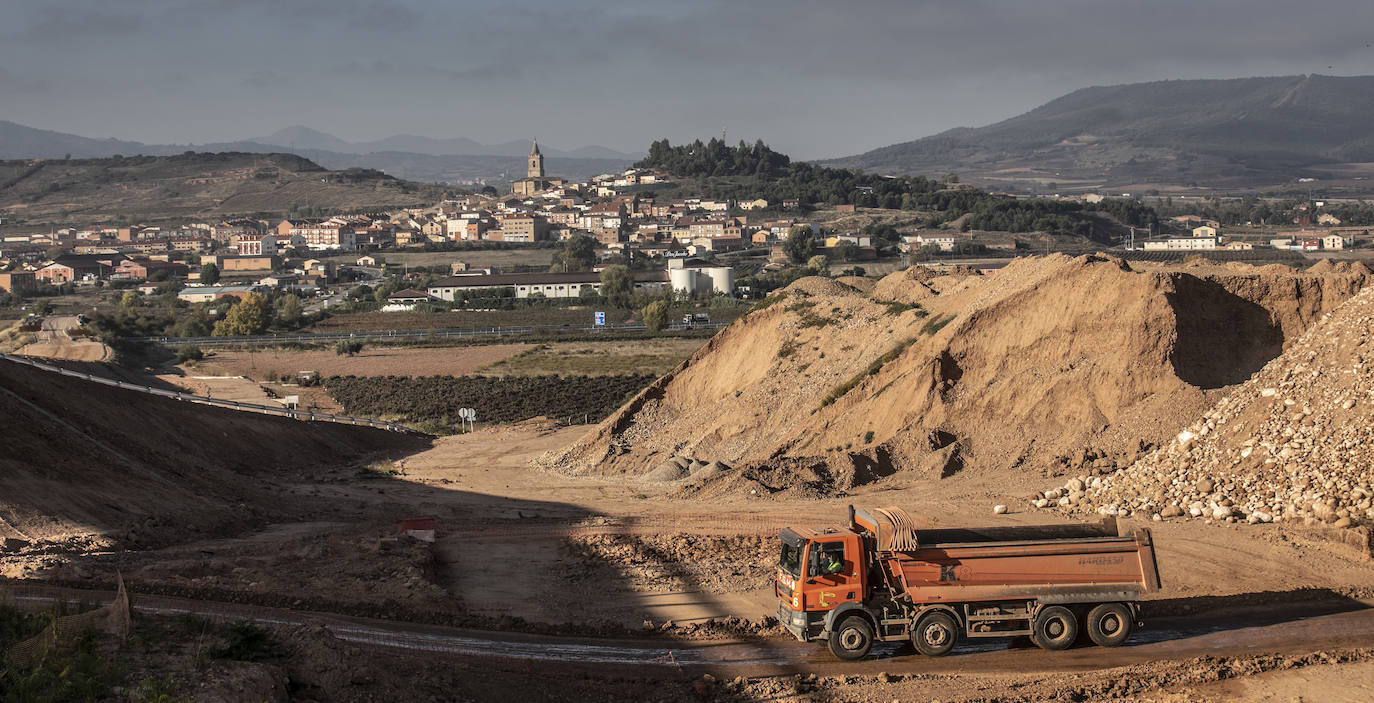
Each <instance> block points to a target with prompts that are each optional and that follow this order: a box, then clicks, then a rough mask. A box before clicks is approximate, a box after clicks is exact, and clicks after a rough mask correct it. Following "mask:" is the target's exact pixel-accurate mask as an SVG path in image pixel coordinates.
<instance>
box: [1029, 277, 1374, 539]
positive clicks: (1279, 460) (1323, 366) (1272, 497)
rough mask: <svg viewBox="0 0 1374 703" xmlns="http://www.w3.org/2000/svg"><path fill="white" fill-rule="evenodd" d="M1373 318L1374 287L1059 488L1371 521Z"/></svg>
mask: <svg viewBox="0 0 1374 703" xmlns="http://www.w3.org/2000/svg"><path fill="white" fill-rule="evenodd" d="M1371 325H1374V288H1371V289H1369V290H1365V291H1362V292H1361V293H1360V294H1359V295H1356V296H1355V297H1354V298H1352V299H1350V300H1349V301H1347V302H1346V303H1345V304H1344V305H1342V306H1340V308H1338V309H1337V310H1336V311H1335V312H1334V313H1332V314H1331V315H1330V316H1329V317H1328V318H1327V319H1325V320H1323V321H1321V322H1320V323H1318V324H1317V325H1314V326H1313V327H1312V329H1310V330H1309V331H1308V332H1307V333H1306V334H1304V335H1303V336H1302V337H1301V338H1300V339H1299V340H1298V341H1297V342H1296V343H1295V344H1293V345H1292V346H1290V347H1289V349H1288V350H1287V351H1285V352H1284V353H1283V355H1282V356H1280V357H1278V358H1276V359H1274V360H1273V361H1270V362H1269V364H1268V365H1266V366H1265V367H1264V369H1263V370H1261V371H1260V372H1259V373H1257V374H1255V375H1254V377H1252V378H1251V379H1250V380H1248V381H1246V382H1245V383H1244V384H1242V385H1241V386H1240V387H1238V388H1236V389H1235V390H1234V391H1233V392H1232V393H1231V394H1230V395H1228V396H1227V397H1226V398H1224V399H1222V400H1221V401H1220V402H1218V403H1217V405H1216V407H1214V408H1212V409H1211V410H1210V411H1209V412H1207V413H1206V414H1204V415H1202V416H1201V418H1200V419H1199V420H1197V421H1196V422H1195V423H1193V424H1192V425H1190V426H1188V428H1187V429H1185V430H1184V431H1183V432H1181V433H1180V434H1179V435H1178V437H1176V438H1175V439H1174V440H1173V441H1171V442H1170V443H1169V444H1168V445H1166V446H1164V447H1162V448H1161V449H1159V450H1158V451H1156V452H1153V453H1151V454H1150V455H1148V456H1146V457H1145V458H1143V459H1141V460H1140V461H1139V462H1138V463H1136V464H1135V465H1134V466H1131V467H1130V468H1129V469H1127V470H1125V471H1121V472H1118V473H1115V474H1112V475H1108V476H1103V477H1100V478H1096V479H1090V480H1088V481H1087V482H1086V486H1084V485H1079V484H1075V485H1074V486H1072V488H1074V489H1076V490H1075V491H1073V492H1069V493H1067V494H1066V495H1064V496H1058V495H1056V496H1055V498H1057V499H1058V500H1062V501H1065V502H1066V503H1068V505H1065V506H1063V509H1066V510H1071V511H1098V512H1102V513H1108V514H1128V515H1129V514H1131V513H1132V512H1135V513H1140V514H1141V515H1143V516H1150V515H1154V514H1158V515H1160V516H1161V517H1163V518H1171V517H1183V518H1190V517H1191V518H1202V519H1209V520H1226V521H1229V522H1236V521H1248V522H1251V523H1264V522H1272V521H1274V520H1298V521H1305V522H1322V523H1331V524H1334V525H1335V526H1337V527H1348V526H1351V525H1352V524H1359V523H1371V524H1374V506H1372V505H1371V501H1372V500H1374V488H1371V482H1374V476H1371V472H1370V467H1374V430H1372V429H1371V425H1372V424H1374V335H1372V334H1371V332H1372V331H1371ZM1079 480H1080V481H1081V479H1079ZM1039 500H1045V499H1039ZM1039 500H1037V503H1039ZM1051 500H1052V501H1053V502H1051V503H1048V505H1050V506H1055V507H1058V501H1055V500H1053V499H1051Z"/></svg>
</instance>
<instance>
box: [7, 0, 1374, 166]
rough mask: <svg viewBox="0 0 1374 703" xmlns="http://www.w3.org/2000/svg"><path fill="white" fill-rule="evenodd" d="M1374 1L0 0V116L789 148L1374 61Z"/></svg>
mask: <svg viewBox="0 0 1374 703" xmlns="http://www.w3.org/2000/svg"><path fill="white" fill-rule="evenodd" d="M1371 28H1374V2H1370V0H1309V1H1307V2H1302V3H1293V2H1278V1H1276V0H1210V1H1209V0H1194V1H1192V2H1182V1H1180V0H1149V1H1141V2H1113V1H1112V0H1020V1H1012V0H678V1H676V2H664V1H662V0H602V1H599V2H578V1H576V0H561V1H558V0H502V1H500V2H491V1H490V0H487V1H485V2H480V3H474V2H467V1H466V0H120V1H119V2H112V1H111V0H4V2H0V119H7V120H11V121H14V122H18V123H21V124H25V125H28V126H32V127H40V128H44V129H52V130H57V131H62V132H71V133H75V134H80V135H83V136H89V137H98V138H105V137H115V138H119V139H129V140H135V141H141V142H145V143H158V144H165V143H177V144H186V143H206V142H215V141H233V140H238V139H246V138H251V137H257V136H263V135H266V134H270V133H271V132H275V131H277V130H278V129H281V128H283V127H286V126H290V125H296V124H303V125H306V126H309V127H312V128H314V129H318V130H321V131H324V132H328V133H330V134H333V135H335V136H338V137H341V138H343V139H346V140H349V141H366V140H372V139H379V138H382V137H386V136H390V135H393V134H418V135H424V136H431V137H439V138H449V137H468V138H471V139H475V140H477V141H479V142H483V143H488V144H494V143H498V142H504V141H509V140H514V139H527V138H531V137H538V138H539V139H540V141H541V142H543V143H546V144H551V145H555V146H557V147H558V148H562V149H572V148H577V147H580V146H585V145H592V144H596V145H602V146H607V147H611V148H613V149H618V150H621V151H643V150H645V149H647V147H648V143H649V142H650V141H651V140H653V139H658V138H663V137H667V138H669V139H670V140H672V141H673V142H675V143H676V142H679V141H684V140H690V139H692V138H696V137H701V138H706V137H711V136H719V135H720V134H721V133H722V132H724V133H725V135H726V137H727V138H728V139H729V140H730V141H731V142H734V141H737V140H739V139H746V140H749V141H753V140H754V139H763V140H764V141H765V142H767V143H768V144H770V145H771V146H773V147H774V148H775V149H778V150H780V151H783V152H786V153H789V154H791V155H792V156H794V157H795V158H802V159H815V158H826V157H838V156H845V155H849V154H854V153H858V152H862V151H866V150H868V149H872V148H876V147H880V146H885V145H888V144H892V143H897V142H903V141H909V140H912V139H917V138H920V137H923V136H928V135H931V134H935V133H937V132H940V131H943V130H945V129H949V128H952V127H958V126H981V125H985V124H991V123H994V122H997V121H1000V120H1002V119H1006V118H1008V117H1012V116H1014V115H1017V114H1019V113H1021V112H1024V111H1026V110H1029V109H1031V108H1034V107H1036V106H1038V105H1040V104H1043V103H1045V102H1048V101H1050V100H1052V99H1054V98H1056V97H1059V96H1061V95H1064V94H1066V93H1069V92H1071V91H1073V90H1076V89H1079V88H1084V87H1088V86H1093V85H1113V84H1119V83H1132V82H1140V81H1153V80H1168V79H1182V78H1238V77H1249V76H1272V75H1295V74H1304V73H1320V74H1325V75H1370V74H1374V48H1371V47H1370V42H1371V41H1374V37H1372V36H1371V35H1374V32H1372V31H1371Z"/></svg>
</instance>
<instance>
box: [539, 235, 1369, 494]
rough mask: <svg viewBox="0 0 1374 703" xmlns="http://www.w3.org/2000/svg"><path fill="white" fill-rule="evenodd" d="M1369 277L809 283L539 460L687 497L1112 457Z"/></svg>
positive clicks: (1063, 276)
mask: <svg viewBox="0 0 1374 703" xmlns="http://www.w3.org/2000/svg"><path fill="white" fill-rule="evenodd" d="M1368 277H1369V271H1368V270H1367V269H1365V268H1364V267H1363V266H1361V265H1358V264H1356V265H1344V264H1343V265H1338V266H1330V265H1321V266H1319V267H1314V268H1313V269H1312V270H1309V271H1305V272H1303V271H1293V270H1291V269H1287V268H1284V267H1278V266H1271V267H1265V268H1254V267H1250V266H1245V265H1227V266H1210V267H1208V266H1204V267H1195V266H1194V267H1159V266H1149V267H1143V268H1132V267H1131V266H1130V265H1128V264H1126V263H1125V262H1123V261H1121V260H1117V259H1112V258H1109V257H1103V256H1086V257H1079V258H1076V259H1069V258H1067V257H1064V256H1051V257H1046V258H1035V259H1019V260H1017V261H1015V262H1013V263H1012V264H1011V265H1010V266H1008V267H1007V268H1005V269H1004V270H1003V271H1001V272H999V273H998V274H996V275H994V276H981V275H977V274H976V272H974V271H971V270H955V271H952V272H948V273H943V274H942V273H937V272H934V271H931V270H928V269H923V268H920V267H917V268H913V269H909V270H906V271H902V272H898V273H894V274H892V275H890V276H888V277H886V278H884V279H882V280H881V281H879V282H878V283H877V284H876V285H874V286H871V290H870V291H868V292H865V291H864V290H862V289H861V288H860V287H855V286H852V285H847V284H845V283H843V282H840V281H835V280H827V279H820V278H808V279H802V280H800V281H797V282H796V283H794V284H793V285H792V286H789V287H788V288H787V289H785V290H784V291H781V292H779V293H777V294H775V295H774V296H773V297H770V298H769V299H768V300H766V301H764V302H763V303H762V304H760V306H759V307H758V308H756V309H755V310H754V311H753V312H751V313H750V314H749V315H747V316H746V317H745V318H743V319H742V320H741V321H739V322H737V323H735V324H734V325H732V326H731V327H729V328H727V329H726V330H724V331H722V332H721V333H720V334H718V335H717V336H716V337H715V338H714V339H712V340H711V342H710V343H709V344H708V345H706V346H705V347H704V348H703V349H702V350H701V351H699V352H698V353H697V354H696V355H694V356H693V357H692V358H691V359H689V360H688V361H687V362H685V363H684V364H683V365H682V366H680V367H679V368H678V369H676V370H674V371H673V372H672V373H670V374H668V375H667V376H665V377H664V378H662V379H660V380H659V381H658V382H657V383H655V384H654V385H653V386H651V387H650V388H649V389H647V390H646V391H645V392H643V393H642V394H640V395H639V396H638V397H637V398H635V399H634V401H632V402H631V403H629V404H627V405H626V406H625V407H623V408H622V409H621V410H620V411H618V412H617V413H616V414H614V415H613V416H612V417H610V418H608V420H607V421H606V422H604V423H602V424H601V425H600V426H599V427H598V428H597V429H596V430H594V431H593V432H591V433H589V434H588V435H587V436H586V437H584V438H583V439H581V440H579V441H578V442H577V443H575V444H574V445H573V446H572V447H570V448H569V449H567V450H565V451H563V452H559V453H556V454H554V455H550V456H547V457H545V458H544V459H543V463H544V464H545V465H546V466H548V467H550V468H552V469H554V470H559V471H566V472H572V473H595V474H603V475H607V474H608V475H618V474H624V475H629V476H632V477H641V476H643V475H645V474H650V478H652V479H655V480H659V481H664V480H666V481H670V482H673V485H676V486H679V487H681V492H682V493H684V494H689V495H700V494H701V493H703V492H710V491H716V490H721V491H735V490H744V489H747V490H748V491H754V492H757V493H761V494H765V495H766V494H776V493H786V494H806V493H823V492H828V491H833V490H835V489H846V488H850V487H852V486H854V485H858V484H863V483H867V482H871V481H873V480H877V479H880V478H882V477H884V476H888V475H891V474H893V473H896V472H916V473H915V474H914V475H917V476H922V477H930V478H938V477H942V476H950V475H954V474H958V473H960V472H964V471H992V472H1007V471H1012V472H1023V473H1039V472H1041V471H1043V470H1047V469H1048V470H1051V471H1058V470H1060V469H1067V468H1080V467H1083V466H1085V465H1086V466H1089V467H1090V468H1091V467H1092V466H1097V467H1099V468H1102V469H1107V468H1116V467H1119V466H1125V465H1129V464H1130V463H1132V462H1133V461H1134V460H1136V459H1138V458H1139V457H1140V456H1142V455H1143V454H1144V453H1146V452H1147V451H1148V449H1150V448H1151V446H1153V445H1157V444H1159V443H1162V442H1163V441H1165V440H1166V439H1167V438H1169V437H1171V436H1172V435H1173V434H1174V433H1175V432H1177V430H1178V429H1179V427H1178V425H1180V424H1181V423H1184V422H1186V421H1187V420H1188V419H1189V418H1191V417H1195V416H1197V415H1200V414H1201V412H1202V411H1203V410H1205V409H1206V408H1207V407H1208V406H1209V405H1210V404H1211V403H1212V402H1214V401H1215V400H1216V398H1217V397H1218V396H1219V394H1220V393H1221V392H1222V391H1221V390H1219V389H1224V388H1227V387H1229V386H1231V385H1233V384H1236V383H1239V382H1241V381H1244V380H1245V379H1246V378H1248V377H1249V375H1250V374H1252V373H1254V372H1255V371H1257V370H1258V369H1260V368H1261V367H1263V365H1264V364H1265V363H1266V362H1268V361H1269V360H1270V359H1272V358H1274V357H1275V356H1277V355H1278V354H1280V353H1281V352H1282V350H1283V348H1284V346H1285V345H1286V344H1288V343H1290V342H1291V340H1293V339H1295V338H1296V337H1297V336H1298V335H1300V334H1301V333H1302V332H1303V331H1304V330H1305V329H1307V327H1308V326H1309V325H1310V324H1311V323H1312V322H1313V321H1314V320H1316V319H1318V318H1320V317H1321V315H1323V314H1325V313H1326V312H1328V311H1330V310H1332V309H1334V308H1335V307H1336V306H1337V305H1339V304H1340V303H1341V302H1342V301H1344V300H1346V299H1347V298H1349V297H1350V296H1351V295H1353V294H1354V293H1355V292H1357V291H1358V290H1359V289H1360V287H1362V286H1363V285H1364V283H1365V282H1366V280H1367V279H1368ZM864 287H865V288H867V287H868V286H864ZM688 460H691V461H688ZM708 462H716V463H713V464H708ZM684 463H685V466H684Z"/></svg>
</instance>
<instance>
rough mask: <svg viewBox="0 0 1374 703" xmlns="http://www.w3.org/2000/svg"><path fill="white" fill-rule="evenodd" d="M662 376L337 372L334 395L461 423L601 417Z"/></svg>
mask: <svg viewBox="0 0 1374 703" xmlns="http://www.w3.org/2000/svg"><path fill="white" fill-rule="evenodd" d="M655 378H657V377H656V376H653V375H650V374H639V375H631V376H510V377H488V376H425V377H419V378H416V377H410V376H370V377H362V376H332V377H330V378H327V379H325V381H324V386H325V388H326V389H327V390H328V391H329V395H331V396H333V398H334V400H336V401H338V403H339V404H340V405H342V406H343V407H344V411H345V412H347V413H349V414H352V415H364V416H371V417H378V416H396V417H401V418H403V419H404V420H405V421H408V422H422V421H426V420H446V421H448V422H456V418H457V417H458V409H459V408H473V409H475V410H476V411H477V420H478V422H518V421H520V420H528V419H529V418H532V417H539V416H541V415H543V416H547V417H551V418H565V417H568V416H577V417H578V419H581V418H582V416H584V415H590V416H592V418H594V419H600V418H602V417H604V416H606V415H609V414H610V413H611V412H612V411H613V410H615V409H616V408H618V407H620V406H621V405H622V404H623V403H624V402H625V401H626V400H628V399H629V398H630V396H631V395H633V394H634V393H637V392H639V391H640V390H641V389H643V388H644V387H645V386H648V385H649V384H650V383H653V381H654V379H655Z"/></svg>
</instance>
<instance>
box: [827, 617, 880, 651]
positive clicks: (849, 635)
mask: <svg viewBox="0 0 1374 703" xmlns="http://www.w3.org/2000/svg"><path fill="white" fill-rule="evenodd" d="M829 645H830V653H831V654H834V655H835V658H837V659H843V660H845V661H854V660H856V659H863V658H864V657H866V656H868V652H869V650H871V649H873V627H872V626H870V625H869V624H868V621H867V620H865V619H863V618H862V617H861V616H858V615H850V616H849V617H847V618H845V619H843V620H841V621H840V625H839V627H836V628H835V629H834V630H833V631H832V632H831V633H830V641H829Z"/></svg>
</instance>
